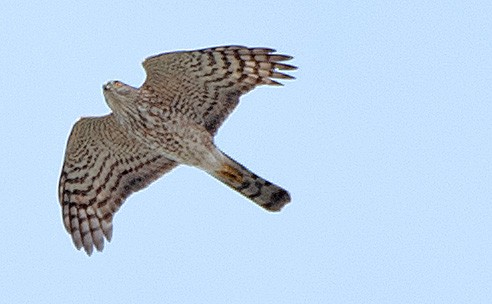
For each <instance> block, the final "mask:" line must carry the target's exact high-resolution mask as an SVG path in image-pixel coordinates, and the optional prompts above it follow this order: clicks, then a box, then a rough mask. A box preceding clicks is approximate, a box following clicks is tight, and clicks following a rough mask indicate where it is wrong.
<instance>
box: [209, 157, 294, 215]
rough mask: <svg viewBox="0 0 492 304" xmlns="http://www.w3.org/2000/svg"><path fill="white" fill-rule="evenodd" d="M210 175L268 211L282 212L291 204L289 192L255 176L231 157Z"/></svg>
mask: <svg viewBox="0 0 492 304" xmlns="http://www.w3.org/2000/svg"><path fill="white" fill-rule="evenodd" d="M226 160H227V161H226V162H225V163H224V164H223V165H222V166H221V168H220V169H219V170H217V171H215V172H210V174H211V175H212V176H213V177H215V178H216V179H218V180H220V181H221V182H223V183H224V184H226V185H227V186H229V187H231V188H232V189H234V190H236V191H237V192H239V193H241V194H242V195H244V196H246V197H247V198H249V199H250V200H252V201H253V202H255V203H256V204H258V205H259V206H261V207H263V208H265V209H266V210H268V211H280V209H282V207H283V206H285V205H286V204H288V203H289V202H290V195H289V192H287V190H285V189H283V188H281V187H279V186H277V185H275V184H272V183H271V182H269V181H267V180H265V179H263V178H261V177H259V176H258V175H256V174H254V173H253V172H251V171H250V170H248V169H247V168H245V167H244V166H243V165H241V164H239V163H238V162H236V161H235V160H233V159H232V158H230V157H226Z"/></svg>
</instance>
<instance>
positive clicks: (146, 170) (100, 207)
mask: <svg viewBox="0 0 492 304" xmlns="http://www.w3.org/2000/svg"><path fill="white" fill-rule="evenodd" d="M176 165H177V163H176V162H174V161H172V160H169V159H167V158H165V157H163V156H162V155H158V154H156V153H155V152H153V151H152V150H149V149H147V148H145V147H142V146H141V145H140V144H138V143H137V142H136V141H135V140H133V139H132V138H130V137H128V136H127V135H126V133H125V132H124V130H122V129H120V127H119V125H118V124H117V122H116V121H115V118H114V116H113V115H112V114H110V115H107V116H104V117H91V118H82V119H80V120H79V121H78V122H77V123H76V124H75V125H74V126H73V129H72V132H71V134H70V137H69V139H68V143H67V149H66V152H65V161H64V163H63V169H62V172H61V177H60V184H59V200H60V204H61V206H62V214H63V222H64V224H65V228H66V229H67V231H68V232H69V233H70V234H71V236H72V240H73V243H74V244H75V247H77V249H81V248H82V247H84V250H85V251H86V252H87V254H89V255H91V254H92V250H93V247H94V246H95V247H96V249H97V250H98V251H101V250H102V249H103V247H104V237H105V238H106V239H107V240H108V241H110V240H111V235H112V228H113V226H112V220H113V215H114V214H115V212H116V211H118V209H119V208H120V206H121V205H122V204H123V202H124V201H125V199H126V198H127V197H128V196H129V195H130V194H132V193H133V192H136V191H138V190H140V189H142V188H144V187H146V186H147V185H149V184H150V183H152V182H153V181H154V180H156V179H157V178H159V177H160V176H162V175H163V174H164V173H166V172H168V171H170V170H171V169H173V168H174V167H175V166H176Z"/></svg>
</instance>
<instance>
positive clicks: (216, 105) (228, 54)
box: [140, 46, 297, 135]
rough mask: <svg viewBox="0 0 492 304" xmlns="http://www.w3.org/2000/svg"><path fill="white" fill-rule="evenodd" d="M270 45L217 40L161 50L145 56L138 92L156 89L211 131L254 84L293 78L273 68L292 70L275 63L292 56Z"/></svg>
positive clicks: (273, 82) (167, 100) (214, 129)
mask: <svg viewBox="0 0 492 304" xmlns="http://www.w3.org/2000/svg"><path fill="white" fill-rule="evenodd" d="M273 52H275V50H274V49H270V48H247V47H244V46H222V47H214V48H207V49H201V50H196V51H181V52H172V53H164V54H160V55H156V56H152V57H149V58H147V59H146V60H145V61H144V62H143V66H144V68H145V71H146V73H147V78H146V80H145V82H144V84H143V85H142V87H141V88H140V90H141V92H142V93H143V94H151V95H158V96H159V99H160V100H163V101H165V102H166V103H168V104H166V105H164V106H172V107H173V108H174V109H178V110H179V111H180V112H182V113H184V114H185V115H188V116H189V117H190V118H192V119H193V120H194V121H195V122H197V123H198V124H200V125H202V126H204V127H205V128H206V129H207V130H208V131H209V132H210V133H211V134H212V135H214V134H215V133H216V132H217V129H218V128H219V127H220V126H221V125H222V123H223V122H224V120H225V119H226V118H227V117H228V115H229V114H230V113H231V112H232V111H233V110H234V108H235V107H236V106H237V104H238V102H239V97H240V96H241V95H243V94H245V93H247V92H249V91H251V90H252V89H254V88H255V87H256V86H259V85H282V84H281V83H279V82H277V81H275V80H273V79H272V78H276V79H294V77H292V76H290V75H287V74H284V73H281V72H278V71H277V70H295V69H297V68H296V67H295V66H292V65H288V64H284V63H280V62H281V61H286V60H290V59H292V57H291V56H288V55H281V54H273Z"/></svg>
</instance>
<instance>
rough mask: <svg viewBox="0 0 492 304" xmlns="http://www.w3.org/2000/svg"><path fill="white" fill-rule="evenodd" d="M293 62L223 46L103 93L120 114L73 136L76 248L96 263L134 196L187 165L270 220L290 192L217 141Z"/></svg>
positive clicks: (78, 126) (68, 179)
mask: <svg viewBox="0 0 492 304" xmlns="http://www.w3.org/2000/svg"><path fill="white" fill-rule="evenodd" d="M290 59H292V57H291V56H287V55H281V54H276V53H275V50H273V49H270V48H256V47H255V48H248V47H244V46H220V47H213V48H207V49H200V50H193V51H178V52H170V53H163V54H160V55H156V56H152V57H149V58H147V59H145V61H144V62H143V66H144V68H145V71H146V74H147V77H146V79H145V82H144V83H143V84H142V86H141V87H140V88H134V87H132V86H130V85H127V84H124V83H123V82H121V81H110V82H108V83H106V84H105V85H103V94H104V98H105V100H106V103H107V104H108V105H109V107H110V108H111V110H112V112H111V113H110V114H108V115H106V116H102V117H84V118H81V119H79V120H78V121H77V122H76V123H75V125H74V126H73V128H72V131H71V133H70V136H69V138H68V143H67V147H66V151H65V160H64V163H63V168H62V172H61V176H60V182H59V201H60V204H61V209H62V216H63V223H64V225H65V228H66V230H67V231H68V233H69V234H70V235H71V237H72V240H73V243H74V245H75V247H76V248H77V249H79V250H80V249H81V248H84V250H85V252H86V253H87V254H88V255H91V254H92V252H93V248H94V247H95V248H96V249H97V250H98V251H102V250H103V248H104V239H106V240H108V241H110V240H111V236H112V231H113V224H112V221H113V216H114V214H115V213H116V211H118V209H119V208H120V207H121V205H122V204H123V202H124V201H125V199H126V198H127V197H128V196H130V195H131V194H132V193H133V192H136V191H139V190H141V189H143V188H145V187H146V186H148V185H149V184H150V183H152V182H153V181H155V180H157V179H158V178H159V177H161V176H162V175H164V174H165V173H167V172H169V171H170V170H172V169H173V168H175V167H176V166H178V165H180V164H184V165H188V166H193V167H196V168H199V169H201V170H203V171H205V172H207V173H208V174H210V175H211V176H213V177H215V178H216V179H218V180H219V181H221V182H223V183H224V184H226V185H227V186H229V187H230V188H232V189H234V190H235V191H237V192H239V193H240V194H242V195H244V196H245V197H247V198H249V199H250V200H252V201H253V202H255V203H256V204H258V205H259V206H261V207H263V208H265V209H266V210H268V211H279V210H280V209H281V208H282V207H283V206H284V205H286V204H287V203H289V202H290V195H289V193H288V192H287V191H286V190H285V189H283V188H281V187H280V186H277V185H275V184H273V183H271V182H269V181H267V180H265V179H263V178H262V177H260V176H258V175H256V174H255V173H253V172H251V171H250V170H248V169H247V168H245V167H244V166H243V165H241V164H239V163H238V162H237V161H235V160H234V159H232V158H231V157H229V156H228V155H226V154H225V153H224V152H222V151H221V150H220V149H219V148H217V147H216V146H215V144H214V136H215V134H216V133H217V130H218V129H219V127H220V126H221V125H222V123H223V122H224V120H225V119H226V118H227V117H228V115H229V114H230V113H231V112H232V111H233V110H234V109H235V107H236V106H237V105H238V103H239V97H240V96H241V95H243V94H245V93H247V92H249V91H251V90H252V89H254V88H255V87H257V86H259V85H281V84H280V83H279V82H278V81H276V80H275V79H293V78H294V77H292V76H290V75H287V74H284V73H282V72H280V71H282V70H286V71H287V70H295V69H296V67H295V66H292V65H289V64H285V63H283V62H284V61H286V60H290Z"/></svg>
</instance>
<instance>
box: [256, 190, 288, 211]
mask: <svg viewBox="0 0 492 304" xmlns="http://www.w3.org/2000/svg"><path fill="white" fill-rule="evenodd" d="M288 203H290V194H289V192H287V191H286V190H284V189H280V190H278V191H276V192H274V193H272V195H271V196H270V200H269V201H268V203H266V204H264V205H262V207H263V208H265V209H267V210H268V211H280V210H281V209H282V208H283V207H284V206H285V205H287V204H288Z"/></svg>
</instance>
